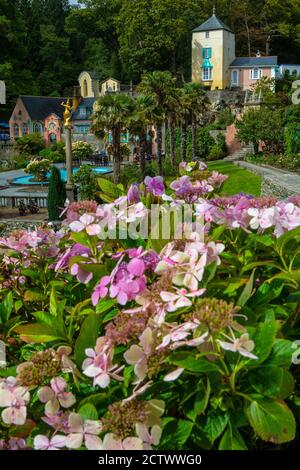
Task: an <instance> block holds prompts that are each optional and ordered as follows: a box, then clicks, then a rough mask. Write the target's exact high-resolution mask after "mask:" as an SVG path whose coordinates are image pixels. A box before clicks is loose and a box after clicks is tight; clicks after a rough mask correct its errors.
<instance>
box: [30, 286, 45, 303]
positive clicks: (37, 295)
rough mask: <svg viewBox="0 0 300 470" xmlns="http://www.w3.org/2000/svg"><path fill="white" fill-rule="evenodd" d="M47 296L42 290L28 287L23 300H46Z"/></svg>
mask: <svg viewBox="0 0 300 470" xmlns="http://www.w3.org/2000/svg"><path fill="white" fill-rule="evenodd" d="M46 298H47V296H46V295H45V294H43V293H42V292H39V291H36V290H31V289H28V290H26V291H25V292H24V300H25V302H41V301H43V300H46Z"/></svg>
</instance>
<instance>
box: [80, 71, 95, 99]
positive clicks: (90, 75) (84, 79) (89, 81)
mask: <svg viewBox="0 0 300 470" xmlns="http://www.w3.org/2000/svg"><path fill="white" fill-rule="evenodd" d="M78 82H79V86H80V90H81V96H82V97H83V98H98V97H99V96H100V92H99V77H98V74H97V73H96V72H86V71H84V72H81V74H80V75H79V77H78Z"/></svg>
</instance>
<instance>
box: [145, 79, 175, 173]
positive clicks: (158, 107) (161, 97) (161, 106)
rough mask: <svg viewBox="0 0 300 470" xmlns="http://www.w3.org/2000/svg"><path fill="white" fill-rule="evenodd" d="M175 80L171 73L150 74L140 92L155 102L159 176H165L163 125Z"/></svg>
mask: <svg viewBox="0 0 300 470" xmlns="http://www.w3.org/2000/svg"><path fill="white" fill-rule="evenodd" d="M174 81H175V79H174V78H173V77H172V75H171V73H170V72H160V71H156V72H149V73H146V74H144V75H143V77H142V81H141V83H140V85H139V87H138V91H140V92H141V93H144V94H145V95H150V96H152V97H153V99H154V100H155V109H154V110H153V112H154V114H155V121H154V122H153V124H154V125H155V128H156V141H157V161H158V170H159V174H160V175H162V174H163V167H162V125H163V123H164V121H165V118H166V114H167V102H168V99H169V96H170V93H171V92H172V89H173V88H174Z"/></svg>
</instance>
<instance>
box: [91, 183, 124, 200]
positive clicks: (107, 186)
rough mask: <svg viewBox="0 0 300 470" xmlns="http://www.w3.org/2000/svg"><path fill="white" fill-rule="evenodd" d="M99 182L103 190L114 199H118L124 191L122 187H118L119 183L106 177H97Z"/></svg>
mask: <svg viewBox="0 0 300 470" xmlns="http://www.w3.org/2000/svg"><path fill="white" fill-rule="evenodd" d="M97 182H98V185H99V187H100V189H101V191H103V193H104V194H105V195H107V196H110V197H113V198H114V199H117V198H118V197H119V196H120V195H121V194H122V193H123V191H122V190H121V188H118V187H117V185H115V184H114V183H113V182H112V181H110V180H108V179H106V178H97Z"/></svg>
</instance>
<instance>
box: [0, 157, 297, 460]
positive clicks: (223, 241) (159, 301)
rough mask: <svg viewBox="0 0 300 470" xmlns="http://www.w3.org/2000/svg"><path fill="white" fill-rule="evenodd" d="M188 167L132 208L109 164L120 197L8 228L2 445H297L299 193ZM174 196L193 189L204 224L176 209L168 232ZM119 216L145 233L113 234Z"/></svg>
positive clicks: (190, 197) (0, 374)
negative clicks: (263, 191) (241, 189)
mask: <svg viewBox="0 0 300 470" xmlns="http://www.w3.org/2000/svg"><path fill="white" fill-rule="evenodd" d="M180 174H181V175H182V176H188V178H186V177H183V178H180V179H177V180H176V181H173V182H172V183H170V184H168V183H166V182H163V181H161V179H160V178H158V179H149V180H148V182H147V184H146V185H136V186H135V188H131V189H132V196H134V197H133V198H132V203H130V206H129V211H128V213H127V214H124V210H123V208H120V207H119V205H118V203H117V201H115V200H116V199H119V198H120V196H124V195H125V194H126V192H125V190H124V189H123V188H121V187H120V186H116V185H114V184H113V183H112V182H111V181H109V180H107V179H105V178H99V180H98V181H99V185H100V188H101V190H102V191H103V192H104V194H106V195H107V198H106V199H105V200H106V201H107V202H111V203H112V205H111V206H105V207H103V206H98V207H97V204H96V203H95V202H94V201H85V202H83V203H75V204H74V203H72V204H70V206H69V209H68V211H67V212H68V214H67V217H66V219H65V220H64V228H65V230H60V231H59V232H55V231H54V230H52V229H51V228H50V227H46V228H45V227H44V228H43V227H38V228H36V229H33V230H30V231H28V232H27V231H25V230H19V231H17V232H13V233H11V234H9V236H7V238H1V239H0V246H1V248H4V250H3V252H2V250H1V253H0V265H1V271H0V328H1V340H2V343H0V345H1V347H2V351H3V346H5V345H6V349H7V352H8V354H7V355H6V361H7V362H6V364H5V363H4V365H3V364H1V366H2V368H1V370H0V433H1V434H0V449H1V450H6V449H7V450H15V449H19V448H20V449H22V448H23V449H24V448H26V449H36V450H38V449H49V450H51V449H55V448H59V449H60V448H61V449H62V448H64V449H66V450H67V449H70V448H71V449H72V448H73V449H75V448H76V449H78V450H79V449H80V450H85V449H93V450H102V451H103V450H104V451H105V450H109V449H112V448H114V449H124V448H125V449H128V450H133V449H140V450H148V449H150V448H152V447H153V448H154V449H155V452H159V451H161V450H162V451H164V450H165V449H168V450H170V449H171V450H178V451H180V450H188V451H189V450H191V449H192V450H193V451H194V452H195V451H199V453H201V451H202V450H221V451H223V450H237V449H239V450H242V449H243V450H251V451H253V450H270V451H272V452H273V451H274V450H278V451H284V450H286V451H290V450H292V449H295V450H296V449H298V448H299V432H298V430H297V425H298V424H299V365H297V364H298V362H299V357H300V355H299V354H300V348H299V344H298V342H297V339H298V338H299V331H300V318H299V290H300V278H299V270H300V253H299V242H300V219H299V214H300V196H293V197H291V198H288V199H287V200H286V201H285V200H277V199H276V198H275V197H273V196H264V197H259V198H253V197H248V196H247V195H245V194H238V195H235V196H232V197H220V196H218V192H219V191H222V183H223V182H224V180H225V179H226V176H225V175H221V174H219V173H217V172H215V171H214V172H211V171H210V170H208V168H207V167H206V165H204V164H203V162H192V164H189V165H187V164H186V163H185V162H182V164H181V169H180ZM200 182H201V184H199V183H200ZM165 183H166V184H165ZM165 190H166V191H167V193H168V195H169V196H171V198H170V199H171V200H169V201H168V200H165V198H164V199H162V196H163V194H165ZM175 200H176V203H177V204H176V206H177V207H180V206H181V207H182V206H185V203H187V202H191V201H195V202H196V204H191V205H190V208H191V210H190V211H189V214H188V218H189V219H190V223H189V224H188V225H189V227H190V228H191V229H192V232H189V231H187V230H184V234H183V236H182V237H180V239H178V238H177V236H176V233H175V230H173V229H172V226H173V227H174V224H176V222H177V221H178V219H177V217H176V219H175V217H172V218H170V219H169V220H170V221H172V220H173V222H174V224H172V223H171V222H170V224H169V226H170V228H171V230H170V232H169V234H168V235H167V239H165V238H164V237H165V235H166V232H164V231H163V230H162V231H161V232H162V233H160V230H158V231H156V234H154V233H153V230H152V229H153V228H154V227H155V228H158V229H159V228H160V222H161V223H162V224H163V213H164V214H166V213H167V214H168V213H169V210H170V212H173V210H171V209H173V208H174V202H175ZM114 201H115V204H113V203H114ZM158 201H159V203H161V204H164V211H163V213H161V214H160V215H157V216H156V218H155V220H153V223H154V226H153V225H152V226H150V224H148V220H149V215H150V214H149V212H148V211H146V210H145V209H146V208H150V207H151V205H152V204H153V203H157V202H158ZM202 214H203V215H204V217H205V222H206V223H205V224H199V222H198V221H199V215H202ZM127 215H129V217H127ZM173 215H174V214H173ZM120 220H121V221H122V225H123V227H124V225H125V228H126V229H128V230H131V229H132V228H133V225H136V228H137V230H136V232H133V235H134V236H128V237H127V236H125V237H124V236H123V234H125V233H124V232H123V231H121V230H120V231H118V232H117V233H116V234H114V236H113V237H111V238H108V239H106V240H104V241H103V240H101V236H100V234H101V231H102V228H104V229H105V230H106V229H107V230H108V229H109V228H112V230H114V227H115V224H117V223H118V221H120ZM164 220H165V221H166V219H164ZM144 222H146V224H144ZM266 222H267V223H266ZM104 224H105V225H104ZM140 225H145V226H146V229H145V232H144V233H145V235H141V233H140V231H139V227H140ZM161 226H162V225H161ZM179 226H181V224H180V225H179ZM119 227H120V226H119ZM120 228H121V227H120ZM185 228H188V227H185ZM0 229H1V228H0ZM126 231H127V230H126ZM136 235H138V238H135V236H136ZM1 362H5V361H3V356H2V361H1ZM66 455H68V454H66ZM78 455H79V454H78ZM277 455H278V456H279V452H277ZM79 458H80V455H79ZM221 458H222V455H221ZM256 458H257V457H256Z"/></svg>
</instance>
